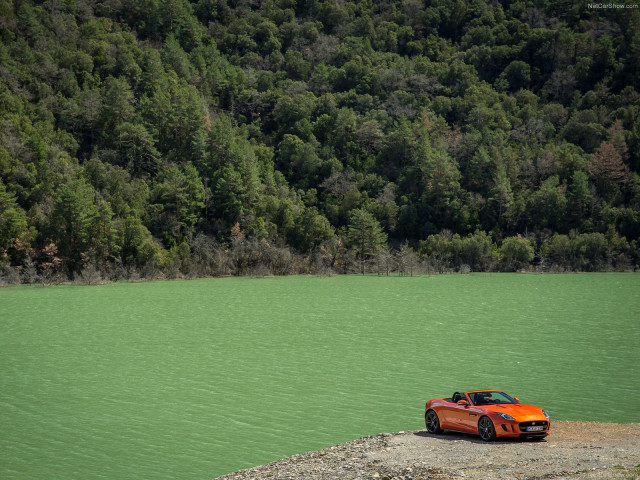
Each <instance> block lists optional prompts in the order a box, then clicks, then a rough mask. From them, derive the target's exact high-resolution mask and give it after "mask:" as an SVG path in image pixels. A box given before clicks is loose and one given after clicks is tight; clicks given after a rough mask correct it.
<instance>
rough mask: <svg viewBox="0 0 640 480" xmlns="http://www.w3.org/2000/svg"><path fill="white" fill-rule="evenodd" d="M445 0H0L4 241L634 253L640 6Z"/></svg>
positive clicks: (319, 250)
mask: <svg viewBox="0 0 640 480" xmlns="http://www.w3.org/2000/svg"><path fill="white" fill-rule="evenodd" d="M422 3H423V2H419V1H413V0H404V1H393V2H383V3H380V2H377V3H376V2H353V1H345V2H334V1H318V2H293V1H279V2H271V1H269V2H224V1H220V0H199V1H187V0H170V1H159V0H143V1H139V2H132V1H117V2H73V1H71V2H63V1H59V0H52V1H50V2H45V3H42V2H0V18H1V19H2V20H1V21H0V23H1V24H2V28H0V65H2V67H1V68H0V263H1V264H3V265H9V266H12V267H20V268H22V267H24V266H25V265H26V264H28V263H29V262H31V263H29V265H31V267H30V269H31V270H34V269H35V270H36V273H38V272H39V273H40V274H43V275H44V274H45V273H51V269H56V268H59V269H61V270H65V271H66V272H67V273H68V274H70V275H73V274H76V273H79V272H80V271H81V270H82V269H84V268H87V267H89V266H91V267H92V268H94V267H95V268H100V269H108V268H112V267H113V268H115V267H118V268H120V267H125V268H136V269H138V270H140V271H143V270H144V271H145V272H149V273H148V274H149V275H151V276H153V275H156V274H157V271H158V269H160V270H162V269H164V271H166V272H173V273H171V274H176V273H177V272H178V273H179V272H183V273H185V272H187V271H189V270H190V269H196V270H197V268H196V267H195V266H194V263H193V262H192V261H191V257H196V256H203V255H204V256H207V255H209V254H208V253H207V251H205V250H206V249H207V248H208V247H206V245H209V244H210V242H209V241H208V240H207V241H204V240H202V239H209V238H215V242H216V245H217V246H216V247H215V248H214V247H211V248H212V249H214V250H215V251H216V252H220V251H224V246H225V245H229V244H233V242H234V234H233V232H234V231H236V233H238V234H241V235H242V236H244V237H243V238H244V240H246V242H244V243H242V245H243V247H242V248H243V249H245V250H246V249H255V252H253V251H252V253H251V254H250V255H249V253H247V255H249V256H250V257H251V258H255V259H259V258H270V259H271V260H269V262H271V263H269V265H270V267H269V268H270V269H271V270H277V271H278V272H286V271H289V269H288V268H285V267H283V265H282V261H283V259H284V258H289V257H287V254H286V252H287V251H289V250H287V249H288V248H289V247H293V248H295V249H297V251H299V252H300V253H302V254H305V255H307V257H305V258H309V259H310V258H311V254H312V253H314V252H315V253H314V255H320V257H322V256H323V255H325V257H322V258H324V260H323V261H324V262H325V264H326V265H328V266H329V267H330V268H332V269H333V268H338V266H340V268H342V267H344V271H347V270H348V268H347V267H348V265H347V263H348V262H349V261H350V260H349V259H354V258H356V259H358V260H366V259H370V258H371V257H373V256H374V255H378V254H381V252H386V251H387V250H388V249H389V248H390V247H398V246H399V245H405V248H404V250H403V251H404V252H405V253H406V252H411V251H412V250H411V249H412V248H415V247H418V248H417V251H418V253H419V254H420V255H422V256H423V258H424V259H428V260H429V261H430V262H432V264H433V266H435V267H436V268H437V269H446V268H459V267H460V266H461V265H466V266H468V268H469V269H471V270H490V269H493V268H497V267H500V268H504V269H519V268H524V267H526V266H527V265H529V264H531V263H536V264H538V262H539V263H540V265H545V263H544V262H545V261H547V260H549V261H550V262H551V263H552V264H554V265H555V264H557V265H560V264H562V265H564V267H566V268H571V269H602V268H611V267H613V268H618V266H620V268H633V265H634V264H635V263H637V261H638V255H637V245H638V243H639V242H640V237H639V235H640V220H639V219H640V187H639V185H640V181H638V178H640V177H639V174H640V93H639V92H640V80H639V79H640V75H639V73H640V71H639V67H638V56H639V55H640V35H639V34H638V27H639V26H640V14H639V13H638V11H637V10H633V9H632V10H627V11H625V15H624V16H621V15H619V12H616V11H615V10H616V9H588V8H585V7H584V6H569V5H564V4H563V5H562V7H559V6H558V5H556V4H555V3H554V2H538V3H537V4H536V5H535V6H532V5H529V4H527V2H507V3H506V4H505V2H493V3H491V2H489V3H488V2H485V1H481V0H474V1H468V2H463V1H458V0H437V1H434V2H427V3H428V5H422ZM565 3H566V2H565ZM236 227H237V228H236ZM364 232H369V233H367V235H364ZM523 234H524V235H526V236H527V239H524V238H522V237H518V235H523ZM343 237H344V240H345V241H346V242H345V243H342V238H343ZM195 238H200V241H199V242H196V243H195V244H194V239H195ZM363 238H364V239H365V241H364V246H363ZM532 238H536V239H537V243H538V244H539V245H540V248H539V249H538V251H535V245H533V244H527V242H529V239H532ZM265 242H266V243H265ZM192 245H197V246H198V248H195V249H193V248H192ZM236 245H240V243H237V242H236ZM265 245H268V246H265ZM273 245H278V247H273ZM497 245H499V247H498V246H497ZM527 245H529V247H530V248H529V247H527ZM634 245H635V246H636V247H634ZM346 247H349V249H348V250H345V248H346ZM238 248H239V247H238ZM634 248H635V250H634ZM530 249H533V251H534V252H535V254H536V255H537V256H536V257H534V256H532V255H531V250H530ZM243 251H244V250H243ZM256 252H258V253H256ZM276 252H277V254H276ZM323 252H324V253H323ZM328 252H332V253H330V254H329V253H328ZM498 252H499V256H498ZM634 252H636V253H634ZM209 253H210V252H209ZM245 253H246V252H245ZM254 253H255V254H256V256H255V257H253V256H252V255H254ZM387 253H388V252H387ZM216 255H218V254H217V253H216ZM238 255H240V254H239V253H238ZM270 255H271V256H270ZM274 255H275V256H274ZM276 257H277V258H278V260H277V261H276V260H274V259H275V258H276ZM387 257H388V258H391V257H390V256H389V255H387ZM387 257H385V258H387ZM400 257H402V258H404V255H400ZM54 258H55V259H56V260H55V261H54ZM207 258H209V257H207ZM216 258H217V257H216ZM314 258H316V257H314ZM500 259H502V263H500V262H499V260H500ZM256 261H257V260H256ZM311 261H312V260H309V262H311ZM313 261H315V260H313ZM60 262H61V263H60ZM238 262H239V263H237V264H236V265H239V266H240V267H241V266H242V265H243V263H242V261H240V259H238ZM625 262H626V263H625ZM44 265H46V267H45V266H44ZM625 265H626V266H625ZM240 267H238V268H237V269H236V271H248V270H247V269H245V268H244V267H242V268H240ZM247 268H248V267H247ZM251 268H255V265H254V266H253V267H251ZM465 268H466V267H465ZM558 268H561V267H558ZM216 271H218V272H229V271H230V267H229V266H228V265H227V266H226V267H224V268H222V267H221V268H220V269H219V270H216ZM25 278H26V277H25ZM30 278H31V277H30Z"/></svg>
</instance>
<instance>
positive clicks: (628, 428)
mask: <svg viewBox="0 0 640 480" xmlns="http://www.w3.org/2000/svg"><path fill="white" fill-rule="evenodd" d="M554 478H562V479H572V480H605V479H607V480H609V479H612V480H613V479H620V480H640V423H633V424H612V423H596V422H553V424H552V432H551V434H550V435H549V437H547V439H546V440H543V441H535V442H534V441H520V440H518V441H511V440H510V441H496V442H492V443H485V442H482V441H481V440H480V439H479V438H478V437H474V436H471V435H463V434H458V433H449V432H446V433H444V434H442V435H430V434H428V433H426V431H424V430H418V431H412V432H398V433H383V434H380V435H376V436H371V437H363V438H360V439H358V440H354V441H352V442H348V443H344V444H341V445H336V446H333V447H328V448H325V449H323V450H318V451H315V452H309V453H304V454H299V455H294V456H292V457H288V458H284V459H282V460H278V461H276V462H273V463H269V464H266V465H260V466H257V467H254V468H250V469H246V470H241V471H238V472H234V473H230V474H228V475H224V476H222V477H219V478H218V480H263V479H264V480H266V479H278V480H303V479H304V480H330V479H341V480H426V479H430V480H444V479H483V480H498V479H500V480H534V479H535V480H538V479H554Z"/></svg>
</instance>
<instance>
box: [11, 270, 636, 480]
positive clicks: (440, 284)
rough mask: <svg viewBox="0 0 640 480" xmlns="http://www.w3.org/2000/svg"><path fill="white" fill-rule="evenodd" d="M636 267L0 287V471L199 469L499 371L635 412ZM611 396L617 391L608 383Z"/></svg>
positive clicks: (582, 402) (546, 402)
mask: <svg viewBox="0 0 640 480" xmlns="http://www.w3.org/2000/svg"><path fill="white" fill-rule="evenodd" d="M639 292H640V275H635V274H594V275H507V274H503V275H480V274H479V275H451V276H437V277H417V278H397V277H396V278H386V277H332V278H313V277H286V278H267V279H210V280H196V281H184V282H155V283H143V284H113V285H106V286H101V287H78V286H63V287H52V288H47V289H41V288H25V287H20V288H6V289H1V290H0V305H1V306H2V308H1V311H2V316H1V318H0V346H1V349H0V368H1V370H2V373H1V374H0V379H1V386H2V388H1V389H0V424H1V425H2V429H3V433H2V435H1V436H0V477H1V478H3V479H21V480H22V479H31V478H33V479H36V478H37V479H41V478H48V479H69V478H86V479H92V478H102V477H108V478H118V479H141V478H153V479H161V478H167V479H169V478H171V479H173V478H202V479H206V478H211V477H214V476H217V475H221V474H223V473H226V472H229V471H232V470H237V469H239V468H243V467H248V466H252V465H255V464H259V463H264V462H267V461H271V460H274V459H276V458H280V457H283V456H287V455H290V454H293V453H298V452H302V451H308V450H313V449H317V448H321V447H323V446H327V445H330V444H334V443H338V442H342V441H346V440H350V439H354V438H358V437H360V436H363V435H367V434H375V433H379V432H381V431H397V430H408V429H420V428H423V418H422V415H423V412H422V409H423V405H424V401H425V400H426V399H428V398H431V397H436V396H445V395H450V394H451V393H452V392H453V391H455V390H465V389H468V388H484V387H487V388H497V389H504V390H506V391H507V392H510V393H511V394H513V395H517V396H518V397H520V398H521V399H522V401H523V402H527V403H533V404H536V405H540V406H542V407H544V408H546V409H547V411H549V412H550V414H551V416H552V418H555V419H567V420H599V421H609V422H638V421H640V400H639V399H640V387H639V384H638V382H637V379H638V378H640V367H639V365H640V330H639V329H638V321H639V320H640V315H639V312H640V295H639ZM621 398H624V399H625V401H624V402H620V399H621Z"/></svg>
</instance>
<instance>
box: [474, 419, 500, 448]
mask: <svg viewBox="0 0 640 480" xmlns="http://www.w3.org/2000/svg"><path fill="white" fill-rule="evenodd" d="M478 433H479V434H480V438H482V440H484V441H485V442H490V441H492V440H495V438H496V428H495V427H494V426H493V422H492V421H491V419H490V418H489V417H482V418H481V419H480V421H479V422H478Z"/></svg>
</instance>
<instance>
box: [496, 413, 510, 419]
mask: <svg viewBox="0 0 640 480" xmlns="http://www.w3.org/2000/svg"><path fill="white" fill-rule="evenodd" d="M496 415H500V416H501V417H502V418H504V419H505V420H515V418H513V417H512V416H511V415H508V414H506V413H502V412H496Z"/></svg>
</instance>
